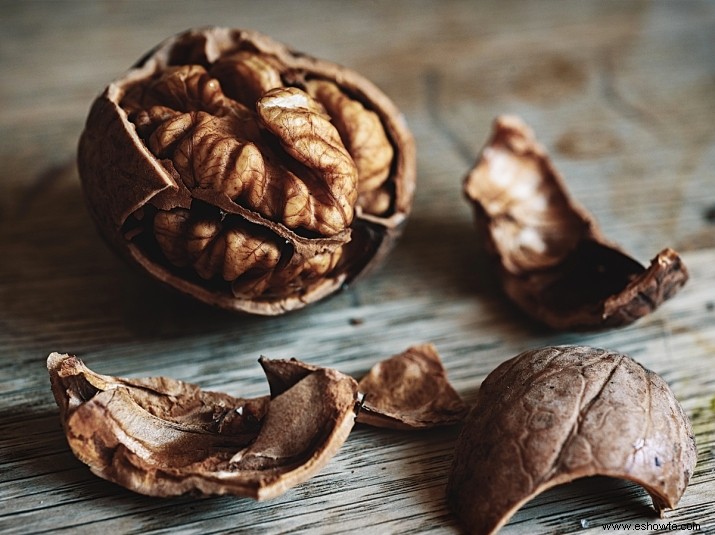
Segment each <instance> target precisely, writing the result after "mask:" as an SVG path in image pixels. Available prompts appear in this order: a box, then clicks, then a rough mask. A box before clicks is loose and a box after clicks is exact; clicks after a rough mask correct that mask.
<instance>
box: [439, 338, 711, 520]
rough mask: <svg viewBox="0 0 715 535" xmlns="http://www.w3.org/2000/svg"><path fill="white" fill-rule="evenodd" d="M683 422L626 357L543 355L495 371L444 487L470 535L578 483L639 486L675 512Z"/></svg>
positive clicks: (686, 442)
mask: <svg viewBox="0 0 715 535" xmlns="http://www.w3.org/2000/svg"><path fill="white" fill-rule="evenodd" d="M696 454H697V452H696V447H695V439H694V436H693V432H692V429H691V425H690V422H689V421H688V418H687V416H686V414H685V412H684V411H683V409H682V408H681V406H680V404H679V403H678V402H677V400H676V399H675V397H674V395H673V393H672V392H671V390H670V389H669V388H668V385H667V384H666V383H665V381H663V379H662V378H661V377H660V376H658V375H657V374H655V373H653V372H651V371H648V370H646V369H644V368H643V367H642V366H641V365H639V364H638V363H636V362H635V361H633V360H632V359H631V358H629V357H627V356H626V355H622V354H619V353H615V352H611V351H607V350H603V349H594V348H590V347H570V346H563V347H546V348H542V349H537V350H533V351H527V352H525V353H522V354H520V355H518V356H516V357H514V358H512V359H510V360H508V361H506V362H504V363H502V364H501V365H500V366H499V367H497V368H496V369H495V370H494V371H493V372H492V373H490V374H489V376H487V378H486V379H485V380H484V382H483V383H482V385H481V388H480V390H479V394H478V397H477V402H476V404H475V406H474V407H473V408H472V410H471V411H470V413H469V415H468V416H467V419H466V421H465V423H464V427H463V429H462V431H461V434H460V436H459V439H458V441H457V446H456V450H455V457H454V461H453V464H452V469H451V473H450V477H449V482H448V486H447V496H448V500H449V503H450V505H451V507H452V509H453V510H454V512H455V513H456V514H457V516H458V517H459V518H460V520H461V521H462V523H463V525H464V526H465V527H466V528H467V530H468V531H469V532H470V533H475V534H489V533H495V532H496V531H497V530H499V528H500V527H502V526H503V525H504V524H505V523H506V522H508V520H509V519H510V518H511V516H512V515H513V514H514V513H515V512H516V511H517V509H519V508H520V507H521V506H522V505H523V504H525V503H526V502H527V501H529V500H531V499H532V498H534V496H536V495H537V494H539V493H541V492H543V491H545V490H546V489H549V488H551V487H554V486H556V485H560V484H562V483H566V482H569V481H572V480H574V479H577V478H581V477H586V476H595V475H601V476H609V477H615V478H620V479H627V480H630V481H633V482H635V483H637V484H639V485H641V486H642V487H643V488H644V489H645V490H646V491H647V492H648V494H650V496H651V498H652V500H653V505H654V506H655V508H656V510H657V511H658V512H662V511H663V509H665V508H671V509H672V508H674V507H675V506H676V505H677V503H678V501H679V500H680V497H681V496H682V494H683V492H684V491H685V488H686V486H687V484H688V481H689V479H690V476H691V475H692V473H693V470H694V468H695V461H696Z"/></svg>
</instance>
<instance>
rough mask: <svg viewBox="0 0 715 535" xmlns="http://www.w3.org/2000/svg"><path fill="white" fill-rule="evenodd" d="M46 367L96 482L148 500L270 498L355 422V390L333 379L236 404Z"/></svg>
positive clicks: (173, 386) (76, 366)
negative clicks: (101, 480) (203, 496)
mask: <svg viewBox="0 0 715 535" xmlns="http://www.w3.org/2000/svg"><path fill="white" fill-rule="evenodd" d="M265 365H266V364H265V363H264V366H265ZM47 367H48V370H49V372H50V379H51V383H52V392H53V394H54V396H55V400H56V401H57V404H58V405H59V407H60V416H61V419H62V423H63V427H64V429H65V433H66V435H67V441H68V443H69V446H70V448H71V449H72V451H73V453H74V454H75V455H76V456H77V458H79V459H80V460H81V461H82V462H84V463H85V464H87V465H89V467H90V468H91V470H92V472H94V473H95V474H96V475H98V476H100V477H102V478H104V479H107V480H109V481H113V482H115V483H118V484H120V485H122V486H124V487H126V488H128V489H130V490H133V491H135V492H139V493H141V494H147V495H150V496H176V495H180V494H185V493H188V492H195V493H199V494H235V495H238V496H247V497H251V498H255V499H258V500H262V499H267V498H273V497H275V496H278V495H280V494H282V493H284V492H285V491H286V490H288V489H289V488H290V487H292V486H294V485H296V484H298V483H301V482H303V481H305V480H307V479H308V478H310V477H311V476H312V475H313V474H315V473H316V472H317V471H318V470H320V468H322V466H324V465H325V464H326V463H327V462H328V461H329V460H330V459H331V458H332V456H333V455H334V454H335V452H336V451H337V450H338V448H339V447H340V446H341V445H342V444H343V442H344V441H345V439H346V438H347V436H348V434H349V433H350V430H351V429H352V427H353V424H354V421H355V403H356V398H357V383H356V381H355V380H354V379H352V378H350V377H348V376H346V375H343V374H341V373H339V372H337V371H335V370H329V369H322V368H316V369H315V370H313V371H311V372H310V373H308V374H306V375H304V376H302V377H300V378H297V377H296V381H295V383H293V384H292V385H290V386H288V387H287V388H286V389H285V390H284V391H283V392H281V393H280V394H278V395H275V396H273V397H271V398H269V397H268V396H266V397H259V398H254V399H242V398H234V397H232V396H229V395H226V394H221V393H216V392H205V391H202V390H201V389H199V388H198V387H197V386H195V385H192V384H188V383H184V382H182V381H176V380H173V379H168V378H165V377H155V378H146V379H122V378H118V377H111V376H107V375H99V374H96V373H94V372H92V371H91V370H89V369H88V368H87V367H86V366H85V365H84V364H83V363H82V361H81V360H79V359H78V358H76V357H74V356H70V355H60V354H58V353H52V354H51V355H50V356H49V358H48V360H47Z"/></svg>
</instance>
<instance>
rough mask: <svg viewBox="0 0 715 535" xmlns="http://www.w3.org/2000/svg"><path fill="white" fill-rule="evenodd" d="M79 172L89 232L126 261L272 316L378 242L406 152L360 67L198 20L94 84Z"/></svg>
mask: <svg viewBox="0 0 715 535" xmlns="http://www.w3.org/2000/svg"><path fill="white" fill-rule="evenodd" d="M78 167H79V173H80V178H81V180H82V184H83V189H84V193H85V197H86V200H87V204H88V206H89V210H90V213H91V215H92V216H93V218H94V220H95V221H96V223H97V225H98V227H99V230H100V232H101V234H102V235H103V237H104V238H105V239H106V241H107V242H109V244H110V245H111V246H112V247H113V248H114V249H116V250H117V251H118V252H119V253H120V254H121V255H122V256H124V257H125V258H127V259H128V260H129V261H130V262H131V263H133V264H136V265H138V266H139V267H140V268H141V269H142V270H143V271H145V272H147V273H148V274H149V275H151V276H152V277H154V278H155V279H158V280H159V281H161V282H162V283H165V284H166V285H168V286H170V287H172V288H174V289H176V290H179V291H180V292H183V293H185V294H188V295H191V296H193V297H195V298H197V299H199V300H201V301H203V302H206V303H209V304H211V305H216V306H218V307H221V308H225V309H229V310H237V311H244V312H249V313H255V314H265V315H274V314H280V313H283V312H286V311H288V310H293V309H297V308H301V307H303V306H305V305H307V304H309V303H312V302H315V301H317V300H319V299H321V298H323V297H325V296H327V295H329V294H332V293H334V292H336V291H337V290H339V289H340V288H341V287H343V285H344V284H345V283H349V282H351V281H354V280H356V278H357V277H358V276H359V275H361V274H364V273H366V272H367V270H368V268H370V267H372V266H374V265H375V264H376V263H377V262H378V261H379V260H380V259H381V258H382V257H383V256H384V255H385V254H386V253H387V252H388V251H389V249H390V248H391V246H392V244H393V242H394V240H395V239H396V238H397V237H398V236H399V234H400V233H401V230H402V227H403V225H404V223H405V220H406V217H407V215H408V213H409V210H410V206H411V203H412V197H413V191H414V185H415V167H416V162H415V149H414V140H413V138H412V135H411V133H410V132H409V130H408V128H407V126H406V123H405V121H404V118H403V116H402V115H401V114H400V112H399V111H398V110H397V108H396V107H395V106H394V104H393V103H392V102H391V101H390V100H389V99H388V98H387V97H386V96H385V95H384V94H383V93H382V92H381V91H380V90H379V89H378V88H377V87H375V86H374V85H373V84H372V83H371V82H369V81H368V80H366V79H365V78H363V77H362V76H360V75H359V74H357V73H355V72H353V71H351V70H349V69H346V68H344V67H341V66H338V65H335V64H333V63H330V62H327V61H322V60H319V59H315V58H312V57H309V56H307V55H305V54H301V53H297V52H294V51H292V50H290V49H289V48H287V47H286V46H285V45H283V44H281V43H278V42H276V41H274V40H273V39H271V38H270V37H267V36H265V35H262V34H259V33H257V32H253V31H247V30H240V29H229V28H219V27H210V28H203V29H193V30H189V31H186V32H184V33H182V34H179V35H176V36H174V37H172V38H170V39H168V40H166V41H164V42H163V43H161V44H159V45H158V46H157V47H156V48H155V49H153V50H152V51H150V52H149V53H148V54H147V55H146V56H144V57H143V58H142V59H141V60H140V61H139V62H138V63H137V64H136V65H135V66H134V67H133V68H131V69H130V70H129V71H127V72H126V73H125V74H124V75H123V76H122V77H121V78H119V79H118V80H116V81H114V82H112V83H111V84H110V85H109V86H108V87H107V88H106V89H105V91H104V92H103V93H102V94H101V95H100V96H99V97H98V98H97V99H96V100H95V102H94V104H93V106H92V108H91V110H90V113H89V117H88V118H87V122H86V126H85V129H84V132H83V133H82V136H81V138H80V143H79V151H78Z"/></svg>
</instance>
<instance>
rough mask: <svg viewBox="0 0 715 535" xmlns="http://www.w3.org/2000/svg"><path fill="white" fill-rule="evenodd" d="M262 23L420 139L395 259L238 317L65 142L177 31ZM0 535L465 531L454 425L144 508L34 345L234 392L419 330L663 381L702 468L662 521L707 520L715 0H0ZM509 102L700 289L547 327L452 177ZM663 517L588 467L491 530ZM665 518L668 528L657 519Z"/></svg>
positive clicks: (596, 197) (649, 246) (712, 376)
mask: <svg viewBox="0 0 715 535" xmlns="http://www.w3.org/2000/svg"><path fill="white" fill-rule="evenodd" d="M216 23H218V24H221V25H229V26H236V27H247V28H254V29H257V30H260V31H263V32H265V33H268V34H270V35H272V36H274V37H275V38H277V39H279V40H282V41H284V42H287V43H290V44H291V45H292V46H293V47H294V48H296V49H298V50H303V51H306V52H310V53H311V54H313V55H317V56H320V57H324V58H326V59H330V60H333V61H336V62H338V63H342V64H344V65H347V66H349V67H352V68H354V69H356V70H358V71H359V72H361V73H363V74H364V75H366V76H367V77H368V78H370V79H372V80H373V81H374V82H376V83H377V84H378V85H379V86H380V87H381V88H382V89H383V90H384V91H385V92H386V93H387V94H388V95H390V96H391V97H392V98H393V99H394V101H395V102H396V103H397V104H398V106H399V107H400V108H401V109H402V110H403V111H404V113H405V115H406V116H407V119H408V121H409V124H410V126H411V128H412V130H413V132H414V134H415V137H416V140H417V147H418V169H419V171H418V188H417V192H416V199H415V204H414V211H413V214H412V216H411V218H410V221H409V224H408V226H407V229H406V232H405V234H404V236H403V238H402V240H401V241H400V242H399V244H398V246H397V247H396V249H395V250H394V252H393V254H392V255H391V256H390V257H389V259H388V260H387V262H386V264H385V265H384V267H383V268H382V269H381V270H380V271H378V272H377V273H375V274H374V275H372V276H371V277H370V278H369V279H367V280H364V281H363V282H361V283H360V284H357V285H355V286H353V287H351V288H349V289H348V290H347V291H344V292H343V293H341V294H339V295H337V296H335V297H333V298H331V299H329V300H327V301H324V302H322V303H319V304H317V305H315V306H312V307H310V308H308V309H305V310H303V311H300V312H298V313H293V314H289V315H286V316H283V317H277V318H258V317H256V318H245V317H236V316H232V315H228V314H225V313H222V312H218V311H214V310H209V309H208V308H206V307H204V306H201V305H196V304H192V303H189V302H187V301H185V300H184V299H182V298H179V297H177V296H175V295H173V294H169V293H165V291H164V290H161V289H159V288H157V287H155V286H154V285H152V284H151V283H150V282H149V281H147V280H146V279H144V278H143V277H141V276H139V275H136V274H135V273H134V272H133V271H131V270H130V269H129V268H128V267H126V266H125V265H124V264H123V263H122V262H121V261H119V260H118V259H117V258H116V257H115V256H113V254H112V253H110V252H109V251H108V250H107V249H106V248H105V246H104V244H103V243H102V242H101V240H100V239H99V238H98V236H97V234H96V232H95V229H94V226H93V224H92V222H91V221H90V219H89V216H88V214H87V211H86V209H85V207H84V204H83V200H82V197H81V193H80V186H79V181H78V177H77V171H76V167H75V163H74V159H75V149H76V144H77V139H78V136H79V134H80V132H81V129H82V126H83V122H84V120H85V117H86V114H87V111H88V108H89V105H90V103H91V101H92V100H93V98H94V97H95V95H96V94H97V93H98V92H99V91H100V90H102V89H103V87H104V86H105V85H106V84H107V83H108V82H109V81H110V80H111V79H113V78H115V77H117V76H118V75H119V74H120V73H121V72H122V71H123V70H124V69H126V68H127V67H128V66H130V65H131V64H132V63H133V62H134V61H135V60H136V59H138V58H139V57H140V56H141V55H142V54H143V53H144V52H145V51H146V50H148V49H149V48H151V47H152V46H153V45H154V44H155V43H157V42H158V41H160V40H162V39H163V38H165V37H167V36H169V35H171V34H173V33H175V32H178V31H180V30H183V29H185V28H187V27H190V26H200V25H206V24H216ZM0 66H1V67H2V82H1V83H0V106H1V110H2V113H0V139H1V140H2V141H1V142H0V143H1V145H0V155H1V159H0V161H1V162H2V168H1V171H0V173H1V177H2V180H0V244H2V256H1V258H2V259H1V260H0V366H1V368H0V369H1V370H2V372H1V375H0V532H2V533H6V534H7V533H40V532H45V531H58V532H62V531H65V532H72V533H76V532H87V533H89V532H92V533H97V532H100V533H140V532H141V533H145V532H156V533H177V532H180V533H214V532H216V533H218V532H235V533H243V532H245V533H279V532H301V531H302V532H315V533H356V532H357V533H407V532H415V533H417V532H419V533H422V532H434V533H455V532H458V531H459V528H458V526H457V523H456V521H455V519H454V518H453V517H452V516H451V514H450V512H449V511H448V509H447V507H446V505H445V502H444V498H443V494H444V486H445V482H446V478H447V470H448V468H449V466H450V462H451V458H452V451H453V447H454V442H455V438H456V435H457V430H456V429H447V430H438V431H430V432H422V433H407V432H396V431H394V432H385V431H380V430H375V429H369V428H365V427H358V428H356V429H355V430H354V431H353V433H352V434H351V436H350V437H349V439H348V441H347V443H346V444H345V446H344V447H343V448H342V450H341V451H340V452H339V453H338V455H337V456H336V457H335V458H334V459H333V460H332V461H331V462H330V463H329V465H328V466H327V467H326V468H324V469H323V470H322V471H321V472H320V473H319V474H318V475H317V476H316V477H315V478H313V479H312V480H310V481H308V482H307V483H305V484H302V485H300V486H298V487H297V488H294V489H292V490H291V491H289V492H288V493H287V494H285V495H284V496H282V497H280V498H278V499H275V500H272V501H268V502H261V503H256V502H253V501H251V500H248V499H237V498H233V497H220V498H209V499H194V498H188V497H187V498H179V499H168V500H167V499H152V498H148V497H143V496H140V495H136V494H133V493H131V492H129V491H126V490H124V489H122V488H120V487H118V486H116V485H114V484H111V483H108V482H105V481H103V480H101V479H99V478H97V477H95V476H93V475H92V474H91V473H90V472H89V470H88V469H87V468H86V467H85V466H84V465H83V464H81V463H80V462H79V461H77V460H76V459H75V458H74V456H73V455H72V453H71V452H70V450H69V448H68V446H67V444H66V442H65V438H64V435H63V432H62V430H61V427H60V422H59V419H58V411H57V407H56V405H55V403H54V401H53V398H52V395H51V393H50V388H49V381H48V377H47V372H46V370H45V359H46V357H47V355H48V354H49V353H50V352H51V351H61V352H70V353H75V354H78V355H79V356H80V357H82V358H83V359H84V360H85V362H86V363H87V364H88V365H89V366H90V367H91V368H93V369H95V370H96V371H98V372H100V373H108V374H113V375H128V376H150V375H166V376H169V377H174V378H178V379H183V380H186V381H191V382H195V383H198V384H199V385H201V386H202V387H205V388H207V389H212V390H219V391H224V392H228V393H230V394H234V395H243V396H253V395H261V394H263V393H265V392H266V391H267V387H266V385H265V383H264V382H263V380H262V379H261V372H260V369H259V367H258V364H257V362H256V360H257V358H258V357H259V356H260V355H266V356H269V357H274V358H288V357H297V358H300V359H303V360H306V361H308V362H311V363H314V364H317V365H321V366H332V367H335V368H338V369H339V370H341V371H343V372H347V373H352V374H356V375H359V374H360V373H363V372H365V371H366V370H367V369H368V368H369V367H370V366H371V365H372V364H374V363H375V362H377V361H378V360H380V359H382V358H385V357H387V356H389V355H392V354H394V353H397V352H399V351H401V350H403V349H405V348H406V347H407V346H408V345H410V344H413V343H421V342H427V341H431V342H433V343H435V344H436V346H437V348H438V349H439V351H440V353H441V355H442V357H443V360H444V363H445V366H446V367H447V369H448V372H449V376H450V378H451V380H452V382H453V384H454V386H455V387H456V389H457V390H458V391H459V392H460V393H461V394H463V395H464V396H465V398H467V399H468V400H473V399H474V396H475V393H476V391H477V389H478V388H479V384H480V382H481V381H482V380H483V379H484V377H485V376H486V375H487V374H488V373H489V372H490V371H491V370H492V369H494V368H495V367H496V366H497V365H498V364H499V363H500V362H502V361H503V360H505V359H507V358H509V357H511V356H513V355H515V354H517V353H518V352H520V351H522V350H525V349H527V348H533V347H538V346H542V345H549V344H566V343H578V344H588V345H593V346H602V347H608V348H611V349H616V350H619V351H622V352H625V353H627V354H629V355H631V356H632V357H634V358H636V359H637V360H638V361H639V362H641V363H642V364H644V365H645V366H646V367H648V368H651V369H653V370H655V371H657V372H658V373H660V374H661V375H662V376H663V377H664V378H665V380H666V381H667V382H668V383H669V385H670V386H671V388H672V389H673V391H674V393H675V395H676V396H677V397H678V399H679V400H680V402H681V403H682V405H683V406H684V408H685V410H686V411H687V413H688V415H689V417H690V418H691V420H692V423H693V426H694V429H695V433H696V437H697V443H698V465H697V468H696V471H695V474H694V476H693V478H692V480H691V482H690V486H689V488H688V489H687V491H686V493H685V495H684V496H683V498H682V500H681V502H680V505H679V506H678V508H677V509H676V510H675V511H672V512H669V513H668V514H667V516H666V520H665V521H666V522H667V521H672V522H678V523H685V522H697V523H699V524H700V526H701V528H702V531H701V532H702V533H705V532H711V533H712V532H715V269H714V268H713V266H714V265H715V171H714V170H715V4H713V3H712V2H697V1H691V2H677V3H676V2H615V1H606V2H582V1H577V2H533V3H531V2H530V3H521V2H503V1H493V2H472V1H461V2H460V1H440V2H427V1H410V2H408V1H396V0H389V1H388V0H386V1H382V0H378V1H371V2H367V1H365V2H355V3H348V2H340V3H337V2H328V1H314V2H306V3H303V2H291V1H287V0H286V1H281V2H279V1H275V0H274V1H272V2H265V3H264V2H229V1H225V2H224V1H214V2H205V3H204V2H200V3H199V2H163V1H154V2H133V1H127V2H60V1H55V2H37V1H28V2H12V1H9V0H7V1H3V2H2V3H0ZM504 112H511V113H517V114H519V115H521V116H522V117H523V118H524V119H525V120H526V121H527V122H529V123H530V124H531V125H532V126H533V128H534V129H535V130H536V133H537V136H538V137H539V139H540V140H541V141H542V142H543V143H544V144H545V145H546V147H547V148H548V149H549V150H550V152H551V153H552V155H553V157H554V160H555V163H556V166H557V167H558V168H559V169H560V170H561V171H562V173H563V174H564V175H565V177H566V180H567V184H568V187H569V190H570V192H571V193H572V194H573V196H574V197H575V198H576V199H578V200H579V201H580V202H581V203H583V204H584V205H585V206H587V207H588V209H589V210H590V211H591V212H592V213H593V214H594V215H595V216H596V218H597V219H598V220H599V222H600V223H601V226H602V227H603V230H604V232H605V234H606V235H607V236H608V237H610V238H611V239H612V240H614V241H616V242H618V243H619V244H621V245H622V246H623V247H624V248H625V249H626V250H628V251H630V252H631V253H632V254H633V255H634V256H635V257H636V258H638V259H639V260H640V261H642V262H644V263H647V262H648V260H649V259H650V258H651V257H652V256H654V255H655V254H656V253H657V252H658V251H659V250H660V249H661V248H662V247H665V246H671V247H673V248H675V249H676V250H678V251H679V252H681V253H682V255H683V258H684V260H685V262H686V264H687V266H688V267H689V269H690V272H691V280H690V282H689V283H688V284H687V285H686V287H685V288H684V289H683V290H682V291H681V292H680V293H679V294H678V295H677V296H676V297H675V298H674V299H672V300H671V301H669V302H667V303H666V304H665V305H664V306H663V307H661V308H660V309H658V310H657V311H656V312H655V313H654V314H652V315H651V316H649V317H646V318H644V319H642V320H641V321H639V322H637V323H636V324H635V325H633V326H630V327H627V328H623V329H619V330H613V331H609V332H603V333H598V334H588V335H584V334H576V333H555V332H549V331H546V330H544V329H542V328H540V327H538V326H536V325H534V324H533V323H531V322H529V321H528V320H526V319H525V318H524V317H523V316H522V315H520V314H519V313H517V312H516V311H515V310H514V309H513V307H512V306H511V305H509V304H508V303H507V302H506V301H505V300H504V298H503V297H502V295H501V294H500V293H499V291H498V290H497V289H496V288H495V287H494V284H493V280H494V279H493V276H491V275H490V273H489V272H488V271H487V270H486V269H485V263H484V261H483V259H482V258H481V257H480V255H479V254H478V252H477V251H478V247H477V244H476V235H475V232H474V227H473V224H472V216H471V212H470V209H469V207H468V206H467V205H466V203H465V202H464V201H463V199H462V195H461V181H462V177H463V176H464V174H465V172H466V171H467V169H468V167H469V166H470V165H471V164H472V162H473V160H474V158H475V156H476V155H477V153H478V150H479V148H480V147H481V145H482V144H483V143H484V141H485V140H486V138H487V135H488V132H489V128H490V123H491V120H492V119H493V117H494V116H495V115H497V114H499V113H504ZM621 521H630V522H633V521H638V522H651V523H654V522H660V521H659V520H658V519H657V518H656V517H655V515H654V513H653V510H652V508H651V506H650V500H649V498H648V496H647V494H646V493H645V492H644V491H643V490H642V489H641V488H640V487H637V486H635V485H633V484H630V483H627V482H623V481H614V480H609V479H602V478H596V479H587V480H581V481H578V482H575V483H573V484H570V485H567V486H564V487H559V488H556V489H553V490H551V491H549V492H546V493H545V494H543V495H541V496H539V497H538V498H536V499H535V500H534V501H532V502H530V503H528V504H527V505H526V506H524V508H522V509H521V510H520V511H519V512H518V513H517V514H516V516H515V517H514V518H513V519H512V520H511V522H510V523H509V524H508V525H507V526H506V527H505V528H504V529H503V531H502V532H503V533H505V534H511V533H555V532H558V533H572V532H578V533H594V534H595V533H601V532H602V527H601V526H602V525H603V524H605V523H608V522H621ZM662 532H663V531H658V533H662Z"/></svg>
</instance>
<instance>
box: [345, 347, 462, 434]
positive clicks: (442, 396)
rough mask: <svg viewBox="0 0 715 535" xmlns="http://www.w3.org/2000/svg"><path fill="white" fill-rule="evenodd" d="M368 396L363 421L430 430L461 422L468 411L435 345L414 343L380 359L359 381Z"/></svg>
mask: <svg viewBox="0 0 715 535" xmlns="http://www.w3.org/2000/svg"><path fill="white" fill-rule="evenodd" d="M358 388H359V390H360V392H361V393H362V394H363V395H364V399H363V402H362V405H361V407H360V412H359V413H358V416H357V421H358V422H359V423H366V424H369V425H373V426H376V427H387V428H390V429H426V428H432V427H437V426H443V425H454V424H456V423H459V422H461V421H462V420H463V419H464V417H465V415H466V413H467V410H468V407H467V405H466V403H464V401H463V400H462V398H461V397H460V396H459V394H458V393H457V392H456V391H455V390H454V388H452V385H451V384H450V383H449V380H448V379H447V372H446V370H445V369H444V366H443V365H442V361H441V359H440V358H439V353H437V348H435V346H434V345H432V344H422V345H418V346H413V347H410V348H408V349H406V350H405V351H403V352H402V353H400V354H398V355H395V356H393V357H391V358H389V359H387V360H384V361H382V362H379V363H377V364H375V366H373V367H372V369H371V370H370V372H369V373H368V374H367V375H366V376H365V377H363V378H362V379H361V380H360V383H359V384H358Z"/></svg>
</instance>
